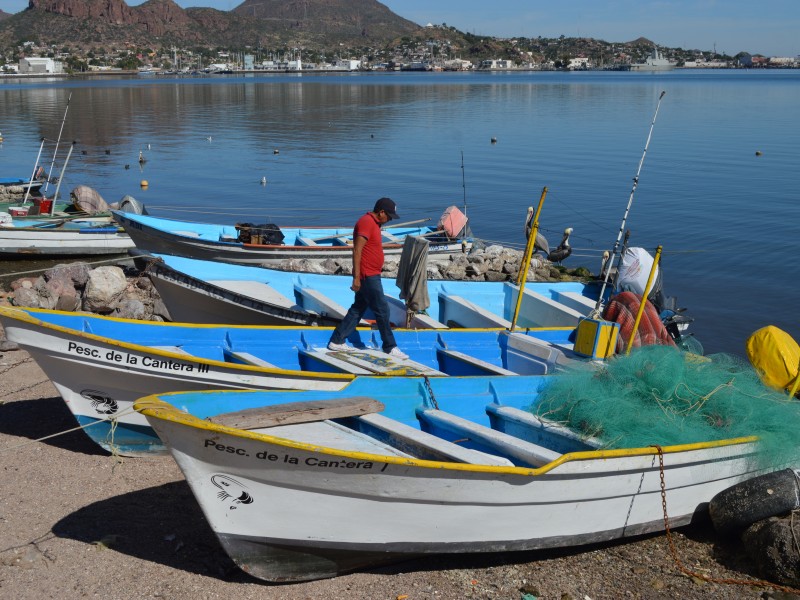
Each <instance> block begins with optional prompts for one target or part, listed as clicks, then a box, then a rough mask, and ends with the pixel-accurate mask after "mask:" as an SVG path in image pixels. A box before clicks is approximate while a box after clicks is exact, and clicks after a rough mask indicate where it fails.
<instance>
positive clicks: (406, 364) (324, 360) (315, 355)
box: [298, 348, 446, 376]
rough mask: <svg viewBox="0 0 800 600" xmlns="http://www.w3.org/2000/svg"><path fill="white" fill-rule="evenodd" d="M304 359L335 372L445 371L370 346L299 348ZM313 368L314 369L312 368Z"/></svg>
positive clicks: (423, 373)
mask: <svg viewBox="0 0 800 600" xmlns="http://www.w3.org/2000/svg"><path fill="white" fill-rule="evenodd" d="M298 352H300V354H301V355H302V356H303V357H304V358H305V359H310V360H311V361H314V362H317V363H321V364H322V365H326V366H328V367H332V368H333V369H334V370H335V371H336V372H343V373H350V374H352V375H385V374H389V373H393V374H396V373H398V372H400V373H403V374H405V375H408V376H413V375H431V376H442V375H446V373H442V372H441V371H437V370H436V369H432V368H431V367H428V366H426V365H423V364H421V363H418V362H415V361H413V360H411V359H408V358H405V359H401V358H397V357H394V356H391V355H389V354H386V353H385V352H383V351H382V350H375V349H372V348H365V349H353V350H349V351H330V350H327V349H319V348H300V349H299V350H298ZM312 370H315V369H312Z"/></svg>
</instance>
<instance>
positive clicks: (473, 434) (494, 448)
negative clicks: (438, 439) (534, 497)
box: [417, 409, 561, 467]
mask: <svg viewBox="0 0 800 600" xmlns="http://www.w3.org/2000/svg"><path fill="white" fill-rule="evenodd" d="M417 418H418V419H419V421H420V424H421V426H422V428H423V429H424V430H426V431H429V430H431V429H433V430H434V431H436V432H437V434H438V433H442V434H443V435H448V436H452V439H451V441H453V440H464V442H465V443H467V444H469V447H472V448H473V449H476V450H480V451H482V452H488V453H490V454H499V455H500V456H507V457H508V458H509V459H511V460H512V461H513V462H514V463H515V464H517V465H520V466H530V467H541V466H544V465H546V464H548V463H550V462H552V461H554V460H556V459H557V458H558V457H560V456H561V454H560V453H559V452H554V451H553V450H550V449H548V448H545V447H543V446H539V445H538V444H534V443H532V442H527V441H525V440H522V439H520V438H518V437H514V436H512V435H508V434H506V433H503V432H501V431H496V430H494V429H491V428H489V427H486V426H484V425H480V424H478V423H474V422H472V421H468V420H467V419H463V418H461V417H458V416H456V415H454V414H451V413H448V412H445V411H443V410H436V409H417ZM429 432H430V431H429Z"/></svg>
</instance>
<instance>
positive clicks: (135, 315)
mask: <svg viewBox="0 0 800 600" xmlns="http://www.w3.org/2000/svg"><path fill="white" fill-rule="evenodd" d="M112 314H113V315H114V316H115V317H119V318H121V319H139V320H143V319H144V318H145V316H146V311H145V307H144V303H142V301H141V300H139V299H138V298H123V299H122V300H120V301H119V302H118V303H117V306H116V307H115V308H114V311H113V313H112Z"/></svg>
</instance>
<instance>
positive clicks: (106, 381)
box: [0, 307, 586, 455]
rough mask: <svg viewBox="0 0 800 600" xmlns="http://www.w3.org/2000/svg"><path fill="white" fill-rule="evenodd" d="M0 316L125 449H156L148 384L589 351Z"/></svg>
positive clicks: (292, 384)
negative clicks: (342, 341)
mask: <svg viewBox="0 0 800 600" xmlns="http://www.w3.org/2000/svg"><path fill="white" fill-rule="evenodd" d="M0 323H1V324H2V326H3V328H4V330H5V334H6V337H7V338H8V340H10V341H12V342H15V343H17V344H18V345H19V346H20V347H22V348H23V349H25V350H27V351H28V352H29V353H30V354H31V356H32V357H33V358H34V360H36V362H37V363H38V364H39V366H40V367H41V368H42V370H43V371H44V372H45V373H46V375H47V376H48V377H49V378H50V380H51V381H52V382H53V384H54V385H55V387H56V388H57V389H58V391H59V393H60V394H61V397H62V398H63V399H64V400H65V401H66V403H67V406H68V407H69V409H70V410H71V411H72V413H73V415H74V416H75V418H76V419H77V421H78V423H79V424H80V425H81V426H84V427H85V431H86V433H87V434H88V435H89V436H90V437H91V438H92V439H93V440H94V441H95V442H97V443H98V444H100V445H101V446H102V447H103V448H105V449H106V450H109V451H116V452H119V453H120V454H124V455H140V454H148V453H151V452H159V451H163V450H164V449H163V446H162V444H161V442H160V440H159V439H158V437H157V436H156V435H155V433H154V432H153V430H152V429H151V428H150V426H149V425H148V424H147V422H146V421H145V419H144V417H142V416H141V415H140V414H138V413H136V412H134V411H133V410H132V405H133V402H134V401H135V400H136V399H137V398H140V397H142V396H145V395H148V394H154V393H157V392H165V391H182V390H209V389H288V390H315V391H326V390H327V391H337V390H342V389H345V388H346V387H347V386H348V385H349V384H350V383H351V382H352V381H353V380H354V379H355V378H357V377H360V376H366V377H371V376H379V377H382V378H383V380H384V381H385V382H386V381H387V380H386V378H387V377H392V378H394V377H399V376H405V377H413V378H416V379H418V380H422V379H424V378H430V379H434V378H437V377H448V376H450V377H453V376H454V377H467V378H470V379H474V378H480V377H485V376H487V375H490V376H494V375H499V376H503V377H505V376H518V375H541V374H548V373H552V372H555V371H556V370H558V369H559V368H560V367H562V366H564V365H566V364H569V363H570V362H571V361H573V360H586V359H582V358H581V359H579V357H578V356H577V355H576V354H575V353H574V352H573V347H574V344H573V341H572V337H573V333H574V329H573V328H546V329H535V330H520V331H515V332H509V331H506V330H502V331H501V330H455V329H453V330H446V331H438V330H396V332H395V337H396V339H397V342H398V344H399V346H400V347H401V348H402V349H403V351H404V352H406V353H407V354H408V355H409V358H408V359H398V358H396V357H392V356H390V355H388V354H386V353H384V352H383V351H382V350H381V349H380V348H381V344H380V338H379V336H378V333H377V332H375V331H372V330H370V329H359V330H358V331H357V334H356V335H357V339H355V340H350V341H351V343H354V346H355V347H354V349H353V351H350V352H332V351H329V350H328V349H327V343H328V340H329V338H330V335H331V328H326V327H256V326H233V325H202V324H180V323H155V322H149V321H136V320H127V319H117V318H111V317H102V316H97V315H91V314H79V313H70V312H62V311H51V310H43V309H33V308H20V307H14V308H9V307H0ZM387 383H388V382H387ZM393 385H394V384H393V383H392V384H391V385H390V387H392V386H393Z"/></svg>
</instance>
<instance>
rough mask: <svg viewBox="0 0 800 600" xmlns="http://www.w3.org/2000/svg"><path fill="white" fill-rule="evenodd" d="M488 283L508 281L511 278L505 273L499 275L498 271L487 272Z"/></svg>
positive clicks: (485, 274)
mask: <svg viewBox="0 0 800 600" xmlns="http://www.w3.org/2000/svg"><path fill="white" fill-rule="evenodd" d="M484 277H485V278H486V281H508V280H509V277H508V275H506V274H505V273H498V272H497V271H486V273H484Z"/></svg>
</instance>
